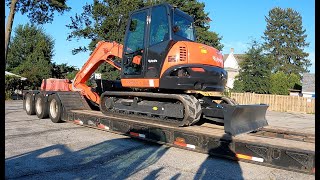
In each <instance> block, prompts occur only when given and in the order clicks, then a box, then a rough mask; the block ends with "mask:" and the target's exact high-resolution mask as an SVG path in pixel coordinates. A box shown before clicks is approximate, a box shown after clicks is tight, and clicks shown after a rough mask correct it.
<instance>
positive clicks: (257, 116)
mask: <svg viewBox="0 0 320 180" xmlns="http://www.w3.org/2000/svg"><path fill="white" fill-rule="evenodd" d="M268 107H269V106H268V105H267V104H252V105H228V104H227V105H223V115H224V131H225V132H226V133H228V134H231V135H232V136H235V135H238V134H242V133H247V132H251V131H255V130H258V129H259V128H262V127H264V126H267V125H268V122H267V119H266V112H267V109H268Z"/></svg>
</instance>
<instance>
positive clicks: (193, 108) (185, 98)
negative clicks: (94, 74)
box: [100, 91, 202, 126]
mask: <svg viewBox="0 0 320 180" xmlns="http://www.w3.org/2000/svg"><path fill="white" fill-rule="evenodd" d="M129 96H130V97H140V98H157V99H159V102H161V101H160V100H161V99H174V100H177V101H180V102H181V103H182V104H183V105H184V112H185V115H184V118H183V119H182V120H181V121H170V122H169V123H170V124H173V125H174V126H189V125H192V124H195V123H196V122H198V121H199V120H200V117H201V113H202V111H201V105H200V102H199V101H198V100H197V99H196V98H195V97H194V96H192V95H186V94H163V93H149V92H116V91H106V92H104V93H103V94H101V98H100V111H101V112H102V113H103V114H105V115H110V113H112V112H110V111H107V110H106V109H107V108H106V106H105V100H106V99H107V97H122V98H124V99H126V98H127V97H129ZM123 115H126V116H127V114H123ZM143 118H146V117H145V116H143ZM147 119H152V120H156V121H159V123H161V122H162V121H161V120H159V118H150V117H148V118H147ZM167 123H168V122H167Z"/></svg>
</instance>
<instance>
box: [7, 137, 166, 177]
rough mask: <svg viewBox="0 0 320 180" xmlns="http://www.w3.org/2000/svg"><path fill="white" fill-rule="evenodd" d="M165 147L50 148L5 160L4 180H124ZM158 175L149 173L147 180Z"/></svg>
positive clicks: (118, 142) (127, 143) (117, 143)
mask: <svg viewBox="0 0 320 180" xmlns="http://www.w3.org/2000/svg"><path fill="white" fill-rule="evenodd" d="M167 150H168V147H165V146H160V145H156V144H153V143H151V144H150V143H148V145H146V144H145V142H142V141H139V140H135V139H130V138H121V139H113V140H109V141H105V142H102V143H99V144H95V145H93V146H90V147H87V148H84V149H81V150H78V151H72V150H70V148H69V147H68V146H67V145H62V144H58V145H52V146H49V147H45V148H42V149H39V150H35V151H31V152H28V153H25V154H21V155H18V156H14V157H10V158H7V159H6V160H5V177H6V179H17V178H23V179H43V178H45V179H125V178H128V177H130V176H131V175H133V174H135V173H136V172H139V171H141V170H143V169H145V168H147V167H148V166H150V165H152V164H154V163H156V162H157V161H158V160H159V159H160V158H161V157H162V156H163V155H164V154H165V152H166V151H167ZM160 171H161V169H159V170H155V171H152V172H151V173H150V174H149V175H148V176H147V179H153V177H157V174H158V173H159V172H160Z"/></svg>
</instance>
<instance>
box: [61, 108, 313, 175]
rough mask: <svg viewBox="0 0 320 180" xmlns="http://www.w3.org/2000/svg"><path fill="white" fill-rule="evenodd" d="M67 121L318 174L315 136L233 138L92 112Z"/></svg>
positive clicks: (285, 133) (283, 133)
mask: <svg viewBox="0 0 320 180" xmlns="http://www.w3.org/2000/svg"><path fill="white" fill-rule="evenodd" d="M64 120H66V121H69V122H74V123H76V124H79V125H84V126H89V127H93V128H98V129H102V130H105V131H109V132H114V133H121V134H124V135H128V136H131V137H134V138H139V139H144V140H147V141H152V142H157V143H160V144H166V145H169V146H174V147H178V148H183V149H188V150H192V151H197V152H202V153H208V154H209V155H213V156H218V157H223V158H228V159H233V160H240V161H245V162H250V163H255V164H260V165H264V166H271V167H275V168H281V169H287V170H293V171H298V172H304V173H309V174H313V173H314V171H315V163H314V160H315V158H314V157H315V144H314V135H313V134H307V133H298V132H294V131H290V130H285V129H279V128H274V127H267V128H263V129H261V130H260V131H258V132H256V133H248V134H241V135H238V136H235V137H231V136H230V135H228V134H225V132H224V130H223V127H220V126H217V125H215V124H209V123H204V124H201V125H197V126H188V127H172V126H170V125H159V124H155V123H153V122H150V121H147V120H144V119H142V118H139V119H134V118H132V117H130V118H128V117H121V116H116V115H112V116H105V115H103V114H102V113H101V112H100V111H93V110H70V111H66V116H64Z"/></svg>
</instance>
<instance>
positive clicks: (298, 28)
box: [263, 7, 311, 77]
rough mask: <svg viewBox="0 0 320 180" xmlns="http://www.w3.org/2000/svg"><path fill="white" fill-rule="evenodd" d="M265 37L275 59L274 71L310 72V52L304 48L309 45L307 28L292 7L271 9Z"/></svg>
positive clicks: (267, 19) (266, 46) (267, 46)
mask: <svg viewBox="0 0 320 180" xmlns="http://www.w3.org/2000/svg"><path fill="white" fill-rule="evenodd" d="M265 20H266V22H267V26H266V30H265V31H264V36H263V39H264V40H265V44H264V46H265V48H266V50H267V51H268V54H269V56H270V57H272V59H273V60H274V61H275V64H274V65H275V66H274V69H273V70H274V72H278V71H283V72H284V73H286V74H291V73H293V74H297V75H299V77H301V74H302V73H304V72H308V70H307V68H308V67H309V66H310V65H311V63H310V60H309V59H307V57H308V53H306V52H304V48H305V47H308V46H309V43H307V42H306V37H307V35H306V34H305V32H306V30H305V29H303V27H302V17H301V15H300V14H299V13H298V12H297V11H295V10H293V9H291V8H287V9H282V8H279V7H276V8H273V9H272V10H270V11H269V14H268V17H265Z"/></svg>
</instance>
